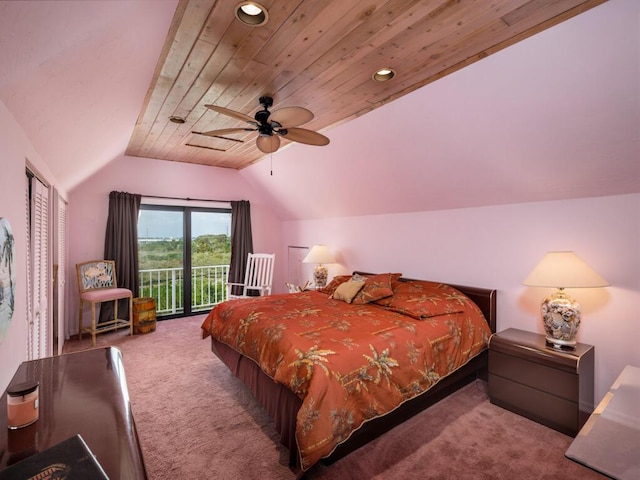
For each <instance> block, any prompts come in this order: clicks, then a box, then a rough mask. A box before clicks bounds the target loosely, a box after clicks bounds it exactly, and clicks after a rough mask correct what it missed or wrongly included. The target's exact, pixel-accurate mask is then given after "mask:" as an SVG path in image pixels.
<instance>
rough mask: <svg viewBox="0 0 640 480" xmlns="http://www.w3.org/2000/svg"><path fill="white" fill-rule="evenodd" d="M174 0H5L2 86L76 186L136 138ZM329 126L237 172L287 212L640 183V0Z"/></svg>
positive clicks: (424, 205)
mask: <svg viewBox="0 0 640 480" xmlns="http://www.w3.org/2000/svg"><path fill="white" fill-rule="evenodd" d="M176 3H177V2H176V1H175V0H170V1H166V0H155V1H147V2H143V1H127V2H112V1H92V2H65V1H58V2H46V1H44V2H37V1H28V2H13V1H12V2H5V1H2V2H0V47H1V48H0V65H2V70H0V100H2V102H3V103H4V104H5V105H6V106H7V108H8V109H9V110H10V111H11V112H12V114H13V115H14V117H15V118H16V120H17V121H18V122H19V123H20V124H21V126H22V127H23V129H24V130H25V132H26V134H27V135H28V136H29V138H30V140H31V142H32V143H33V145H34V147H35V148H36V149H37V150H38V152H39V153H40V155H41V156H42V158H43V159H44V160H45V161H47V163H48V164H49V166H50V168H51V170H52V172H53V173H54V175H56V178H57V179H58V180H59V181H60V182H61V184H62V187H63V188H64V189H68V190H70V189H72V188H73V187H75V186H76V185H78V184H79V183H80V182H82V181H83V180H84V179H86V178H87V177H88V176H90V175H91V174H92V173H94V172H95V171H96V170H97V169H99V168H100V167H102V166H104V165H105V164H107V163H108V162H109V161H111V160H112V159H114V158H117V157H119V156H121V155H123V154H124V151H125V149H126V146H127V142H128V140H129V138H130V136H131V132H132V130H133V126H134V125H135V122H136V118H137V115H138V113H139V111H140V107H141V105H142V104H143V101H144V96H145V94H146V91H147V87H148V85H149V82H150V80H151V77H152V75H153V70H154V68H155V64H156V61H157V59H158V56H159V54H160V50H161V49H162V45H163V41H164V38H165V36H166V32H167V30H168V28H169V24H170V22H171V18H172V15H173V11H174V9H175V6H176ZM95 125H100V128H95ZM323 133H325V134H326V135H327V136H329V137H330V138H331V144H330V145H329V146H326V147H313V146H306V145H292V146H290V147H287V148H285V149H283V150H281V151H278V152H276V153H275V154H273V157H272V158H270V157H269V156H267V158H266V159H264V160H263V161H261V162H258V163H257V164H255V165H252V166H251V167H248V168H246V169H244V170H241V171H240V172H239V175H242V176H243V177H244V178H245V179H246V180H247V181H248V182H250V183H251V185H252V186H253V187H254V188H255V189H256V190H258V191H259V192H261V194H263V195H264V196H266V197H267V198H268V199H269V201H270V202H271V203H272V205H273V206H274V208H275V210H276V211H277V212H278V213H279V214H280V216H281V218H283V219H299V218H320V217H326V216H349V215H369V214H379V213H392V212H410V211H423V210H436V209H448V208H462V207H474V206H483V205H496V204H506V203H519V202H530V201H540V200H552V199H567V198H579V197H591V196H603V195H615V194H624V193H637V192H640V2H638V1H637V0H612V1H610V2H607V3H605V4H603V5H600V6H598V7H595V8H593V9H591V10H589V11H587V12H585V13H583V14H581V15H578V16H577V17H574V18H572V19H569V20H568V21H566V22H564V23H561V24H559V25H557V26H555V27H552V28H550V29H549V30H546V31H544V32H542V33H540V34H537V35H535V36H533V37H531V38H529V39H527V40H524V41H522V42H520V43H518V44H516V45H514V46H512V47H509V48H507V49H505V50H502V51H500V52H498V53H496V54H494V55H491V56H489V57H487V58H486V59H484V60H482V61H480V62H477V63H475V64H472V65H470V66H468V67H466V68H465V69H463V70H460V71H458V72H456V73H454V74H452V75H449V76H447V77H445V78H443V79H441V80H438V81H436V82H434V83H432V84H429V85H427V86H425V87H423V88H422V89H419V90H417V91H415V92H413V93H411V94H409V95H407V96H405V97H402V98H400V99H398V100H396V101H394V102H392V103H390V104H388V105H385V106H383V107H381V108H379V109H377V110H375V111H372V112H370V113H368V114H366V115H364V116H362V117H359V118H357V119H355V120H352V121H351V122H349V123H346V124H343V125H341V126H338V127H335V128H333V129H330V130H328V131H325V132H323ZM212 168H213V167H212ZM271 171H272V172H273V174H271ZM329 192H330V193H329Z"/></svg>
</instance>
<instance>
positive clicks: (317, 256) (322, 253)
mask: <svg viewBox="0 0 640 480" xmlns="http://www.w3.org/2000/svg"><path fill="white" fill-rule="evenodd" d="M335 262H336V259H335V258H334V257H333V254H332V253H331V251H329V249H328V248H327V247H326V245H314V246H313V247H311V250H309V253H307V256H306V257H304V260H302V263H335Z"/></svg>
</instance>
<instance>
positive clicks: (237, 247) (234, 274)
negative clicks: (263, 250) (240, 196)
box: [229, 200, 253, 295]
mask: <svg viewBox="0 0 640 480" xmlns="http://www.w3.org/2000/svg"><path fill="white" fill-rule="evenodd" d="M250 253H253V236H252V234H251V205H250V204H249V201H248V200H239V201H232V202H231V262H230V263H229V282H233V283H242V282H244V271H245V269H246V268H247V255H249V254H250ZM232 288H233V290H232V292H231V293H232V294H234V295H241V294H242V289H241V288H240V287H232Z"/></svg>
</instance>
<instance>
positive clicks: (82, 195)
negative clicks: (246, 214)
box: [67, 156, 286, 333]
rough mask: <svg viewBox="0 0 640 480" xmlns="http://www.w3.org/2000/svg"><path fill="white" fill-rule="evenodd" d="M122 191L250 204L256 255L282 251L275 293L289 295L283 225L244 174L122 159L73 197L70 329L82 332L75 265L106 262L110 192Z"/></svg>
mask: <svg viewBox="0 0 640 480" xmlns="http://www.w3.org/2000/svg"><path fill="white" fill-rule="evenodd" d="M114 190H115V191H122V192H129V193H139V194H142V195H158V196H168V197H179V198H193V199H208V200H227V201H228V200H249V201H250V202H251V224H252V232H253V247H254V250H255V251H256V252H265V253H267V252H268V253H271V252H275V253H276V267H275V272H274V287H275V291H283V289H284V282H285V281H286V280H285V276H286V256H285V255H283V254H281V253H280V251H281V248H280V246H281V244H282V238H281V222H280V220H279V219H278V218H277V217H276V216H275V215H274V213H273V212H272V211H271V209H270V208H269V206H268V205H266V204H265V203H264V201H263V200H262V199H261V198H260V197H259V196H258V195H257V194H256V193H255V192H254V191H253V190H252V189H251V187H250V186H249V185H248V184H247V183H246V181H245V180H244V179H243V177H242V176H241V175H240V174H239V172H238V171H236V170H232V169H227V168H216V167H207V166H202V165H193V164H187V163H178V162H169V161H161V160H151V159H147V158H139V157H126V156H123V157H119V158H117V159H115V160H113V161H112V162H111V163H109V164H108V165H107V166H106V167H104V168H102V169H101V170H99V171H98V172H96V173H95V174H94V175H93V176H91V177H90V178H89V179H87V180H86V181H84V182H83V183H81V184H80V185H79V186H77V187H76V188H74V189H73V190H72V191H71V192H70V194H69V200H70V202H71V203H72V204H73V208H71V209H70V213H69V221H68V225H69V262H68V265H67V271H68V272H69V273H68V278H67V285H68V286H69V288H70V293H71V294H70V296H69V297H70V299H69V305H68V309H67V325H68V326H69V331H70V332H71V333H76V332H77V331H78V319H77V315H78V313H77V312H78V296H77V293H76V292H77V288H78V287H77V285H78V284H77V279H76V273H75V271H76V270H75V264H76V263H79V262H82V261H86V260H91V259H95V258H102V256H103V254H104V235H105V229H106V225H107V215H108V209H109V192H111V191H114Z"/></svg>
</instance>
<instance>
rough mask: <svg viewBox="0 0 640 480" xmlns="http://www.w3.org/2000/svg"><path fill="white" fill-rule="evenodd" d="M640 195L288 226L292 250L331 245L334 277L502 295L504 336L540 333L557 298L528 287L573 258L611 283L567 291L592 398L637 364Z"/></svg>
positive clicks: (500, 319) (500, 310)
mask: <svg viewBox="0 0 640 480" xmlns="http://www.w3.org/2000/svg"><path fill="white" fill-rule="evenodd" d="M638 212H640V194H633V195H621V196H612V197H600V198H587V199H579V200H567V201H557V202H541V203H528V204H514V205H506V206H496V207H482V208H470V209H459V210H443V211H437V212H422V213H420V212H418V213H407V214H390V215H371V216H361V217H348V218H334V219H327V220H308V221H296V222H284V224H283V235H284V242H285V243H286V244H287V245H305V246H310V245H312V244H315V243H325V244H326V245H327V246H329V247H330V249H331V250H332V251H333V252H334V253H335V254H336V256H337V257H338V261H339V264H337V265H333V266H331V268H330V272H329V273H330V276H333V275H335V274H338V273H345V272H350V271H352V270H355V269H360V270H365V271H374V272H386V271H393V272H402V273H403V274H404V275H405V276H409V277H414V278H425V279H430V280H436V281H445V282H451V283H457V284H462V285H474V286H479V287H488V288H495V289H497V290H498V329H499V330H502V329H505V328H509V327H515V328H520V329H523V330H529V331H533V332H539V333H542V332H543V330H542V324H541V321H540V318H539V316H540V313H539V302H540V301H541V300H542V299H543V298H544V297H545V296H546V295H547V294H548V293H550V291H551V290H549V289H542V288H530V287H524V286H523V285H522V281H523V280H524V278H525V277H526V276H527V275H528V273H529V272H530V271H531V270H532V269H533V267H534V266H535V265H536V264H537V262H538V261H539V260H540V259H542V257H543V255H544V254H545V253H546V252H547V251H550V250H573V251H575V252H576V253H577V254H578V255H579V256H581V257H582V258H583V259H584V260H585V261H586V262H587V263H588V264H589V265H590V266H591V267H592V268H593V269H594V270H596V271H597V272H598V273H600V275H602V276H603V277H604V278H605V279H607V280H608V281H609V283H610V284H611V287H608V288H602V289H581V290H579V289H574V290H568V293H569V294H570V295H572V296H573V297H574V298H575V299H576V300H577V301H578V302H580V303H581V304H582V308H583V322H582V327H581V330H580V332H579V334H578V340H579V341H581V342H583V343H588V344H592V345H595V347H596V400H600V398H601V397H602V396H603V395H604V394H605V393H606V391H607V390H608V388H609V386H610V385H611V383H612V382H613V380H614V379H615V378H616V377H617V375H618V374H619V373H620V371H621V370H622V368H623V367H624V366H625V365H627V364H634V365H640V349H638V339H639V335H638V321H639V319H640V214H639V213H638Z"/></svg>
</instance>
